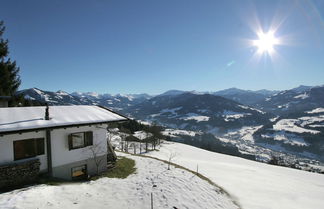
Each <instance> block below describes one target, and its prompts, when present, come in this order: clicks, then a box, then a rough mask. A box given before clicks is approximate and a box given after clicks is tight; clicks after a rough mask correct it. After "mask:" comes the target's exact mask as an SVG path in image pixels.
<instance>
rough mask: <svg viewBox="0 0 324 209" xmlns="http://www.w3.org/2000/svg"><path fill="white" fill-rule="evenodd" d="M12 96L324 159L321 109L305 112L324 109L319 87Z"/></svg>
mask: <svg viewBox="0 0 324 209" xmlns="http://www.w3.org/2000/svg"><path fill="white" fill-rule="evenodd" d="M17 94H20V95H23V96H24V97H25V98H26V99H28V100H35V101H39V102H41V103H45V102H47V103H49V104H50V105H102V106H107V107H109V108H111V109H113V110H116V111H119V112H121V113H123V114H126V115H127V116H129V117H132V118H136V119H138V120H143V121H148V122H153V123H158V124H161V125H164V126H166V127H169V128H174V129H185V130H191V131H196V132H205V133H210V134H213V135H217V136H218V137H225V138H226V137H227V138H226V140H225V142H224V143H233V144H235V146H237V147H239V149H240V150H243V152H242V153H250V154H253V153H254V152H259V154H260V152H261V151H260V150H262V152H263V151H267V150H269V149H270V150H274V151H276V152H286V153H294V154H296V155H299V154H298V153H303V154H300V156H301V157H305V156H306V157H309V158H315V159H320V160H322V161H323V162H324V157H323V155H322V154H321V153H323V151H324V141H323V136H324V129H323V123H324V115H323V114H324V111H322V112H321V111H320V112H318V113H316V114H315V113H314V114H313V113H309V112H311V111H315V110H317V109H318V111H319V110H322V109H324V86H315V87H311V86H299V87H296V88H293V89H290V90H285V91H280V92H278V91H269V90H258V91H250V90H241V89H237V88H230V89H225V90H222V91H218V92H198V91H181V90H170V91H167V92H164V93H162V94H160V95H155V96H152V95H148V94H126V95H122V94H116V95H111V94H97V93H94V92H85V93H80V92H73V93H71V94H70V93H67V92H65V91H63V90H59V91H56V92H51V91H43V90H41V89H38V88H31V89H25V90H21V91H19V92H18V93H17ZM321 108H322V109H321ZM315 112H316V111H315ZM278 123H279V124H278ZM278 127H279V128H278ZM280 127H283V128H286V129H287V130H281V129H280ZM290 127H294V128H295V129H292V128H290ZM305 129H307V130H306V131H305ZM300 130H304V132H300ZM309 130H311V131H309ZM296 131H297V132H296ZM298 131H299V132H298ZM312 131H313V132H312ZM312 139H313V140H312ZM253 150H255V151H253ZM258 150H259V151H258ZM303 151H305V152H303ZM267 152H268V151H267ZM260 156H262V153H261V154H260Z"/></svg>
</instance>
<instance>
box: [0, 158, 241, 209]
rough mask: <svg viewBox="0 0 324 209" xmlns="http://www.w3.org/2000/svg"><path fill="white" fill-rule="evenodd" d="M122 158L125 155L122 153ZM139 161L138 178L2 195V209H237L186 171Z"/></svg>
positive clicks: (36, 189)
mask: <svg viewBox="0 0 324 209" xmlns="http://www.w3.org/2000/svg"><path fill="white" fill-rule="evenodd" d="M119 154H120V155H125V154H122V153H119ZM126 157H128V158H132V159H134V160H135V161H136V168H137V171H136V174H132V175H131V176H129V177H128V178H126V179H112V178H101V179H99V180H96V181H91V182H86V183H73V184H63V185H59V186H48V185H39V186H33V187H29V188H27V189H20V190H15V191H12V192H8V193H3V194H0V208H2V209H13V208H15V209H35V208H45V209H61V208H69V209H83V208H84V209H88V208H94V209H95V208H114V209H127V208H129V209H146V208H147V209H150V208H151V193H152V194H153V205H154V208H168V209H170V208H173V207H177V208H181V209H182V208H188V209H189V208H190V209H195V208H197V209H204V208H205V209H210V208H215V209H217V208H219V209H221V208H223V209H237V208H238V206H237V205H235V204H234V203H233V201H232V200H231V199H230V197H229V196H228V195H227V194H225V193H223V192H221V190H220V189H219V188H217V187H215V186H213V185H211V184H209V183H208V182H207V181H205V180H202V179H201V178H198V177H197V176H196V175H194V174H192V173H191V172H188V171H186V170H184V169H180V168H174V167H173V166H172V167H171V169H170V170H167V164H166V163H164V162H161V161H158V160H155V159H151V158H143V157H137V156H131V155H126Z"/></svg>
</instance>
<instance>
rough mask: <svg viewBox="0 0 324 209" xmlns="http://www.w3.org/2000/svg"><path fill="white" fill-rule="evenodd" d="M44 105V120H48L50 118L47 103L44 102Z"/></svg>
mask: <svg viewBox="0 0 324 209" xmlns="http://www.w3.org/2000/svg"><path fill="white" fill-rule="evenodd" d="M45 105H46V109H45V120H49V119H50V118H49V108H48V104H47V103H45Z"/></svg>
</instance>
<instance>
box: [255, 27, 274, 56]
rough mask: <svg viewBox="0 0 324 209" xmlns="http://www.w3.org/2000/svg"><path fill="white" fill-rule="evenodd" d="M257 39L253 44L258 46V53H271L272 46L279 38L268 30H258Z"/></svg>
mask: <svg viewBox="0 0 324 209" xmlns="http://www.w3.org/2000/svg"><path fill="white" fill-rule="evenodd" d="M257 35H258V37H259V39H258V40H254V41H253V45H254V46H256V47H257V48H258V53H260V54H264V53H267V54H271V53H272V52H273V50H274V49H273V47H274V46H275V45H277V44H279V40H278V39H277V38H276V37H275V35H274V33H273V32H271V31H269V32H267V33H264V32H259V33H257Z"/></svg>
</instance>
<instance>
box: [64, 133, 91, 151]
mask: <svg viewBox="0 0 324 209" xmlns="http://www.w3.org/2000/svg"><path fill="white" fill-rule="evenodd" d="M92 144H93V133H92V131H87V132H79V133H72V134H70V135H69V149H70V150H72V149H78V148H82V147H87V146H91V145H92Z"/></svg>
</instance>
